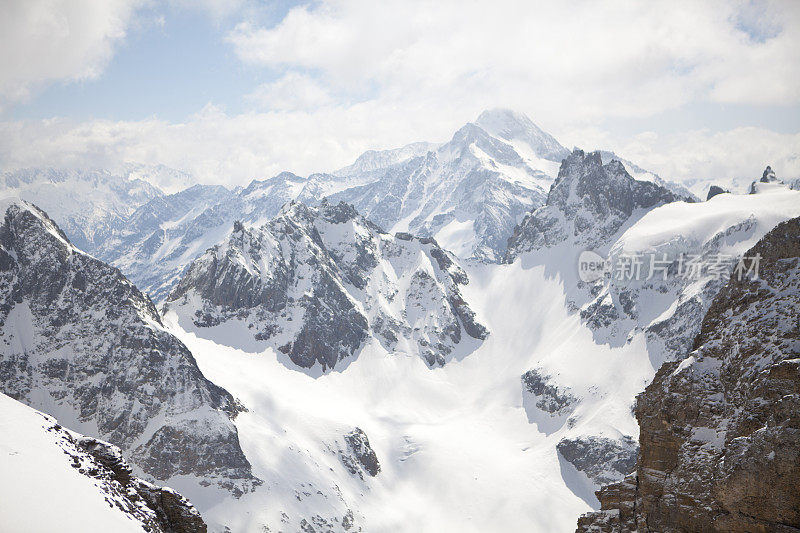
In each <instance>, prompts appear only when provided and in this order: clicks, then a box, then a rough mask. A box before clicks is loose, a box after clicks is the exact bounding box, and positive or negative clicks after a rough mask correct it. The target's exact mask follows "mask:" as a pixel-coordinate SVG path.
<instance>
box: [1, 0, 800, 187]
mask: <svg viewBox="0 0 800 533" xmlns="http://www.w3.org/2000/svg"><path fill="white" fill-rule="evenodd" d="M0 9H2V11H3V16H2V17H0V167H1V168H5V169H13V168H19V167H30V166H58V167H70V168H107V169H112V170H113V169H116V168H119V167H121V166H122V165H124V164H126V163H141V164H148V165H149V164H163V165H166V166H169V167H173V168H176V169H179V170H182V171H185V172H189V173H191V174H192V175H193V176H194V179H196V180H197V181H198V182H203V183H222V184H226V185H242V184H246V183H248V182H249V181H250V180H251V179H254V178H263V177H268V176H271V175H274V174H277V173H278V172H281V171H284V170H289V171H292V172H295V173H297V174H300V175H307V174H309V173H312V172H322V171H330V170H334V169H336V168H339V167H342V166H345V165H347V164H349V163H350V162H352V161H353V160H354V159H355V158H356V157H357V156H358V155H359V154H360V153H362V152H363V151H365V150H367V149H382V148H392V147H396V146H402V145H404V144H407V143H410V142H416V141H423V140H424V141H431V142H443V141H446V140H448V139H449V138H450V136H452V134H453V133H454V132H455V131H456V130H457V129H458V128H459V127H460V126H462V125H463V124H465V123H466V122H469V121H471V120H474V119H475V118H476V117H477V115H478V114H479V113H480V112H481V111H482V110H484V109H488V108H494V107H507V108H512V109H515V110H518V111H521V112H523V113H525V114H527V115H528V116H529V117H530V118H531V119H532V120H533V121H534V122H536V123H537V124H538V125H539V126H540V127H542V128H543V129H544V130H546V131H548V132H549V133H551V134H553V135H554V136H555V137H556V138H557V139H558V140H559V141H560V142H561V143H562V144H564V145H565V146H567V147H569V148H571V147H573V146H578V147H581V148H583V149H587V150H592V149H608V150H613V151H615V152H617V153H618V154H620V155H622V156H625V157H627V158H628V159H631V160H633V161H634V162H636V163H637V164H639V165H640V166H643V167H645V168H647V169H649V170H652V171H654V172H657V173H659V174H660V175H661V176H662V177H665V178H667V179H674V180H678V181H680V180H687V179H693V178H702V179H718V180H720V181H725V180H726V179H729V178H733V177H737V178H750V177H757V176H759V175H760V173H761V170H762V169H763V168H764V166H765V165H767V164H770V165H772V167H773V168H774V169H775V170H776V172H777V173H778V175H779V176H784V177H797V176H800V2H797V1H793V0H788V1H725V2H722V1H710V0H709V1H703V2H696V1H691V2H688V1H687V2H682V1H669V2H667V1H663V2H662V1H657V0H656V1H650V2H634V1H623V0H601V1H594V0H593V1H588V0H569V1H563V2H537V1H507V0H496V1H492V2H474V1H457V2H456V1H450V0H440V1H436V2H416V1H413V0H404V1H396V0H386V1H382V2H371V1H360V0H354V1H349V0H331V1H328V0H321V1H315V2H305V3H304V2H300V3H295V2H285V1H280V2H252V1H248V0H232V1H227V2H224V1H220V0H197V1H191V0H167V1H163V2H158V1H155V0H104V1H103V2H97V1H94V0H3V1H2V8H0ZM165 179H168V178H165ZM159 185H161V186H163V187H164V188H166V189H169V188H170V187H171V186H172V185H174V184H171V183H168V182H165V183H160V184H159Z"/></svg>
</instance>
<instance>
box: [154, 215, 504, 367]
mask: <svg viewBox="0 0 800 533" xmlns="http://www.w3.org/2000/svg"><path fill="white" fill-rule="evenodd" d="M468 281H469V280H468V278H467V276H466V274H465V272H464V271H463V270H462V269H461V267H459V266H458V265H457V264H456V262H455V259H454V257H453V256H452V254H450V253H448V252H446V251H444V250H442V249H441V248H439V246H438V245H437V244H436V242H435V241H433V240H432V239H419V240H418V239H415V238H413V237H411V236H410V235H408V234H400V235H398V236H396V237H392V236H390V235H388V234H386V233H384V232H383V231H381V230H380V228H378V227H377V226H375V225H374V224H372V223H371V222H369V221H367V220H366V219H364V218H363V217H361V216H359V215H358V214H357V213H356V212H355V210H354V209H353V207H352V206H350V205H348V204H345V203H343V202H342V203H339V204H337V205H332V204H328V203H327V202H323V204H322V205H321V206H320V207H319V208H312V207H307V206H305V205H303V204H299V203H294V204H290V205H287V207H286V208H285V209H284V210H283V211H282V212H281V214H280V215H279V216H278V217H276V218H275V219H273V220H272V221H270V222H268V223H267V224H265V225H264V226H262V227H260V228H255V229H246V228H240V230H239V231H235V232H234V233H233V234H232V235H231V236H230V238H229V239H228V240H227V241H226V242H224V243H223V244H220V245H218V246H216V247H214V248H212V249H210V250H209V251H208V252H206V254H205V255H203V256H202V257H200V258H199V259H198V260H197V261H195V262H194V263H192V265H191V266H190V267H189V269H188V271H187V273H186V275H185V276H184V277H183V279H182V280H181V282H180V283H179V284H178V286H177V287H176V288H175V290H174V291H173V293H172V294H171V295H170V297H169V299H168V304H167V309H168V310H174V311H175V312H176V313H177V314H178V316H179V317H181V320H188V321H189V324H187V325H188V326H193V327H196V328H207V327H213V326H217V325H219V324H222V323H226V322H229V323H232V324H239V325H241V326H242V327H243V328H245V329H244V330H243V335H246V336H247V337H249V338H251V339H253V340H254V341H257V342H259V343H261V345H262V349H263V347H266V346H267V345H272V346H274V347H276V348H277V349H278V350H280V351H282V352H284V353H286V354H287V355H288V356H289V358H290V359H291V361H292V362H293V363H295V364H296V365H298V366H300V367H304V368H310V367H312V366H314V365H316V364H319V365H320V366H321V368H322V369H323V371H325V370H328V369H331V368H334V367H335V366H336V364H337V362H339V361H341V360H342V359H345V358H347V357H349V356H351V355H353V354H354V353H356V352H357V351H358V350H359V348H360V347H361V346H362V344H363V343H364V341H365V340H366V339H367V338H368V337H369V336H370V335H374V336H375V337H376V338H377V339H378V340H379V341H380V342H381V343H382V344H383V345H384V346H385V347H386V348H387V349H388V350H392V351H406V352H411V353H419V354H421V355H422V356H423V358H424V359H425V361H426V362H427V363H428V364H429V365H431V366H432V365H442V364H444V363H445V361H446V358H447V356H448V355H450V354H451V352H452V351H453V350H454V349H455V347H456V346H457V345H458V344H459V343H461V342H462V339H463V333H466V335H467V336H469V337H472V338H475V339H478V340H482V339H484V338H486V336H487V335H488V332H487V330H486V328H484V327H483V326H482V325H481V324H479V323H478V322H477V321H476V319H475V314H474V312H473V311H472V310H471V309H470V308H469V306H468V305H467V303H466V302H465V301H464V299H463V298H462V296H461V293H460V290H459V286H460V285H465V284H466V283H468ZM221 342H225V341H224V340H221ZM267 343H268V344H267Z"/></svg>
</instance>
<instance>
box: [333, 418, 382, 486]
mask: <svg viewBox="0 0 800 533" xmlns="http://www.w3.org/2000/svg"><path fill="white" fill-rule="evenodd" d="M344 441H345V444H346V449H345V450H339V458H340V459H341V461H342V464H344V466H345V467H346V468H347V470H348V471H349V472H350V473H351V474H353V475H357V476H359V477H360V478H361V479H364V474H365V473H366V474H367V475H369V476H371V477H375V476H377V475H378V472H380V471H381V465H380V463H379V462H378V456H377V455H376V454H375V450H373V449H372V446H370V444H369V439H368V438H367V434H366V433H364V430H362V429H361V428H355V429H353V431H351V432H350V433H348V434H346V435H345V436H344Z"/></svg>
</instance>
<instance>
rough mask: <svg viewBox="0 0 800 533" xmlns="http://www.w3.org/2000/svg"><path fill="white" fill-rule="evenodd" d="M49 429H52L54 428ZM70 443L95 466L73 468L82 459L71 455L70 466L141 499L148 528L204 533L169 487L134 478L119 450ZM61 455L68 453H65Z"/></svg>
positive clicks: (132, 498)
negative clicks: (147, 513)
mask: <svg viewBox="0 0 800 533" xmlns="http://www.w3.org/2000/svg"><path fill="white" fill-rule="evenodd" d="M53 429H54V430H55V426H54V428H53ZM56 431H62V432H63V431H64V430H63V429H61V430H56ZM67 435H68V434H66V433H65V435H64V438H65V439H66V440H68V441H69V438H68V436H67ZM73 442H74V444H76V446H77V448H78V449H80V450H83V451H85V452H86V453H88V454H89V456H90V457H91V459H90V460H93V461H94V463H95V464H94V465H91V464H90V465H85V464H81V465H80V466H77V465H76V463H79V462H80V463H83V462H82V461H81V459H82V458H81V457H80V455H72V460H73V466H75V468H78V469H79V470H80V471H81V472H82V473H85V474H86V475H88V476H91V477H94V478H96V479H100V480H103V481H104V482H106V483H107V484H108V485H109V486H113V487H114V489H117V487H116V485H117V484H118V485H119V489H117V491H118V494H120V495H121V494H124V495H125V496H126V497H127V499H129V500H130V501H131V502H133V503H135V502H138V501H140V500H141V501H142V502H143V503H144V504H145V505H146V506H147V507H148V508H149V509H150V510H151V511H152V514H153V515H154V516H152V517H148V519H149V520H148V521H149V522H155V524H148V525H150V526H151V527H154V529H156V530H157V531H164V532H165V533H172V532H174V533H205V531H206V530H207V527H206V524H205V522H203V519H202V517H201V516H200V513H198V512H197V510H196V509H195V508H194V506H193V505H192V504H191V503H189V501H188V500H187V499H186V498H184V497H183V496H181V495H180V494H178V493H177V492H175V491H174V490H172V489H170V488H166V487H158V486H156V485H153V484H152V483H148V482H146V481H143V480H141V479H138V478H136V477H134V476H133V470H132V468H131V467H130V465H129V464H128V463H127V462H126V461H125V459H124V458H123V457H122V452H121V451H120V449H119V448H117V447H116V446H114V445H113V444H109V443H107V442H103V441H100V440H97V439H92V438H89V437H82V438H78V439H77V440H76V441H73ZM65 453H68V452H67V451H66V450H65ZM139 507H141V506H139Z"/></svg>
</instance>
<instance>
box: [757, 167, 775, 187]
mask: <svg viewBox="0 0 800 533" xmlns="http://www.w3.org/2000/svg"><path fill="white" fill-rule="evenodd" d="M775 181H778V178H777V177H775V171H774V170H772V167H771V166H769V165H767V168H765V169H764V173H763V174H761V183H773V182H775Z"/></svg>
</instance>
